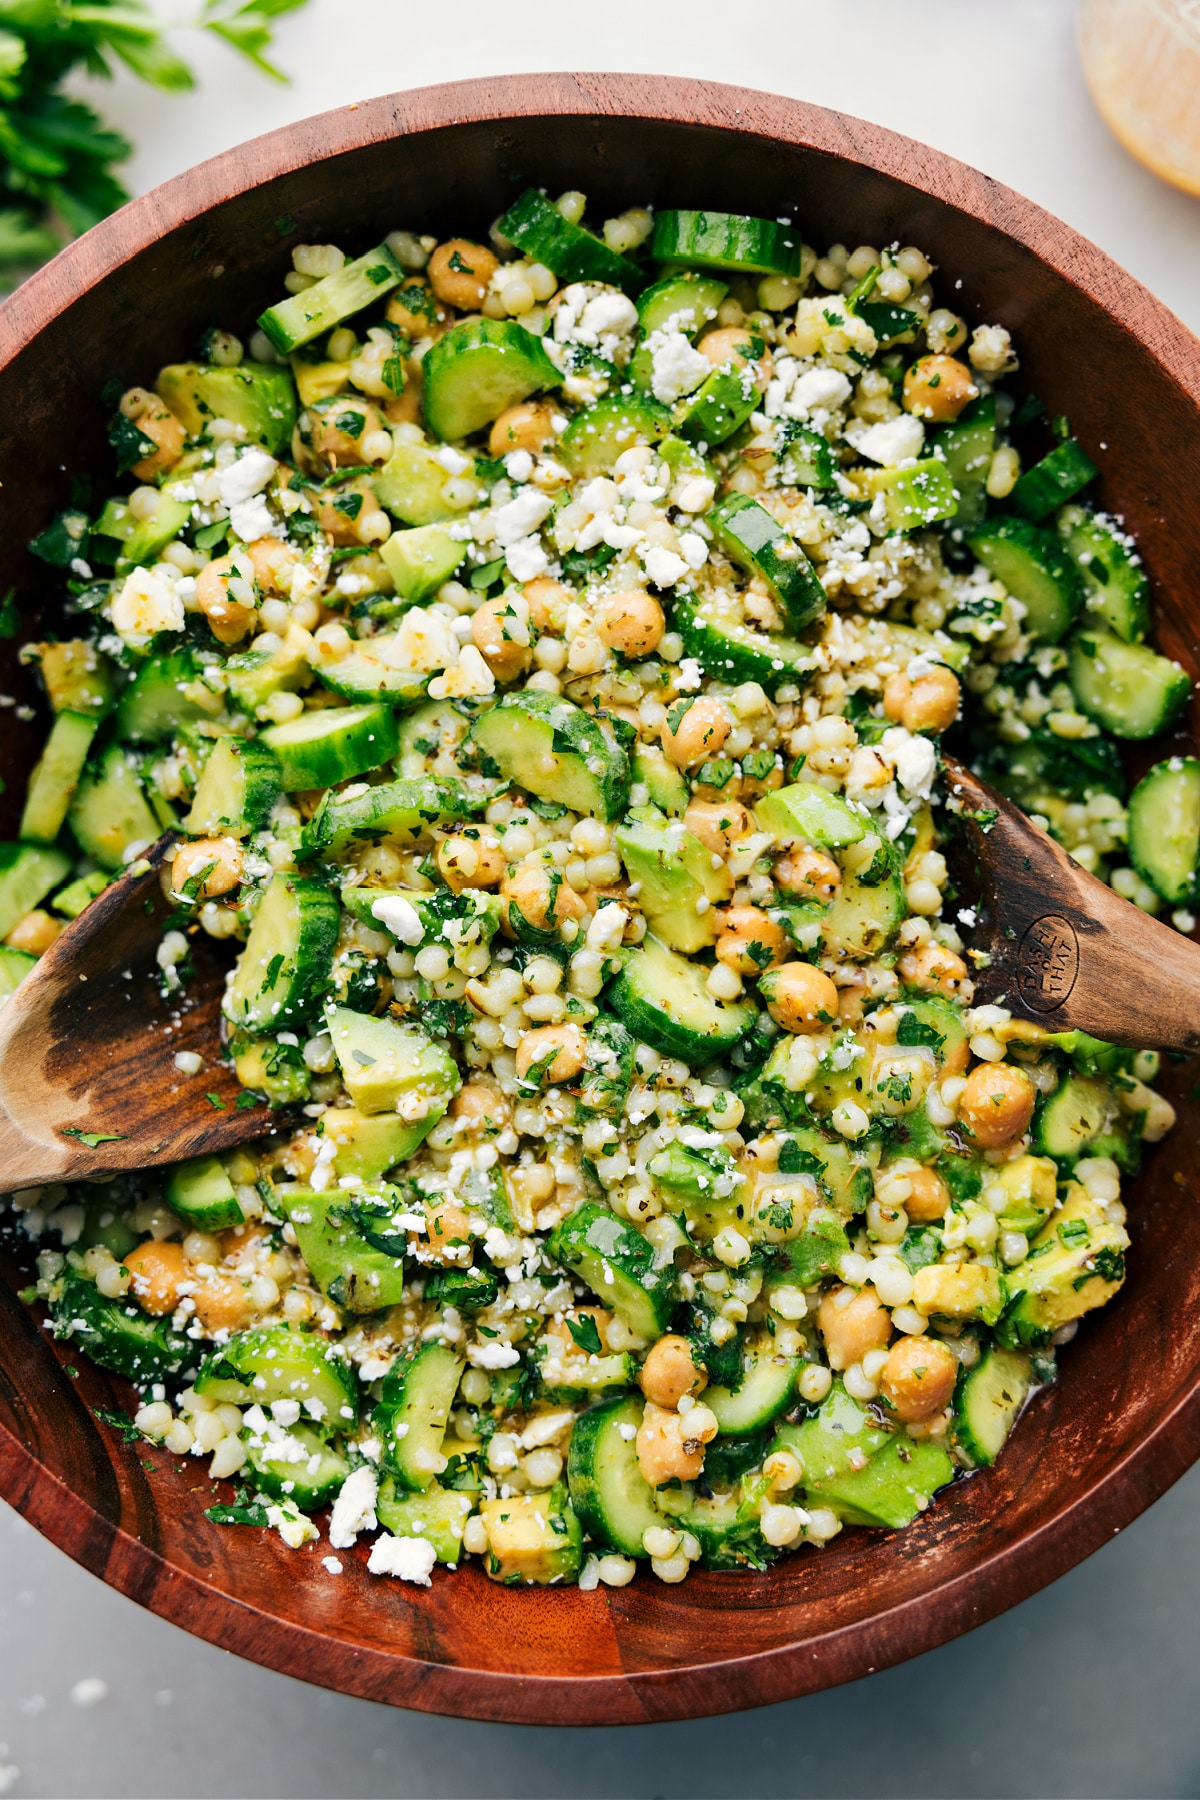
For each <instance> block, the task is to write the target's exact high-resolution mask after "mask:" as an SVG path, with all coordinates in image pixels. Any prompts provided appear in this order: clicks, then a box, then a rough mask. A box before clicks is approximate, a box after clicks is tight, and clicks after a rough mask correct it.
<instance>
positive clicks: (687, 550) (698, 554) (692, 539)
mask: <svg viewBox="0 0 1200 1800" xmlns="http://www.w3.org/2000/svg"><path fill="white" fill-rule="evenodd" d="M679 554H680V556H682V557H683V560H684V561H685V562H686V564H687V566H688V568H689V569H702V568H703V567H704V565H705V563H706V562H707V561H708V545H707V544H706V543H705V541H704V539H703V538H702V537H701V536H700V534H699V532H698V531H685V532H683V533H682V535H681V536H680V539H679Z"/></svg>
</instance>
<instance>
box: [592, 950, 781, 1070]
mask: <svg viewBox="0 0 1200 1800" xmlns="http://www.w3.org/2000/svg"><path fill="white" fill-rule="evenodd" d="M707 973H708V971H707V970H706V969H704V968H702V967H701V966H700V964H698V963H693V962H689V961H688V960H687V958H686V957H683V956H677V955H676V954H675V952H674V951H673V950H668V949H667V947H666V945H665V944H660V943H659V942H658V940H657V939H656V938H652V937H648V938H647V939H646V940H645V942H644V943H643V944H642V945H641V946H640V947H639V948H638V949H636V950H630V951H629V952H628V953H627V954H626V957H625V961H624V963H623V965H622V967H621V970H620V972H619V974H618V975H617V977H616V979H615V980H614V981H613V982H612V984H611V986H610V987H609V989H608V995H607V1000H608V1005H609V1006H610V1007H611V1009H612V1011H613V1012H615V1013H616V1014H617V1016H618V1018H619V1019H621V1020H622V1022H623V1023H624V1024H625V1026H626V1027H627V1029H628V1030H629V1031H631V1032H632V1033H633V1035H634V1037H635V1038H637V1039H638V1040H639V1042H641V1043H643V1044H650V1045H651V1046H652V1047H653V1048H654V1049H655V1050H658V1051H660V1052H661V1053H662V1054H663V1055H664V1056H678V1057H682V1059H683V1061H684V1062H686V1063H691V1064H692V1065H693V1067H694V1066H696V1065H699V1064H704V1063H709V1062H719V1061H721V1060H722V1059H723V1058H724V1057H725V1056H727V1055H728V1053H729V1051H731V1050H732V1049H733V1047H734V1045H735V1044H738V1043H740V1042H741V1040H742V1038H744V1037H745V1035H746V1033H747V1032H748V1031H749V1030H750V1027H751V1026H752V1025H753V1023H754V1020H755V1018H756V1017H757V1016H758V1009H757V1007H755V1006H754V1005H753V1004H752V1002H750V1001H745V1000H736V1001H722V1000H717V999H716V998H715V997H714V996H713V995H712V994H710V992H709V991H708V987H707V985H706V982H705V976H706V975H707Z"/></svg>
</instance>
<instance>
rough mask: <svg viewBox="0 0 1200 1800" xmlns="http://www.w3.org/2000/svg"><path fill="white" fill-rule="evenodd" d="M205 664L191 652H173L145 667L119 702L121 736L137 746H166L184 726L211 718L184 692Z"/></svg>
mask: <svg viewBox="0 0 1200 1800" xmlns="http://www.w3.org/2000/svg"><path fill="white" fill-rule="evenodd" d="M200 673H201V665H200V664H199V663H198V662H197V661H196V658H195V656H194V655H193V654H192V652H191V651H190V650H172V651H171V653H170V654H169V655H168V656H152V657H151V658H150V660H149V662H145V663H143V664H142V666H141V668H140V669H139V670H138V672H137V674H136V675H135V676H134V678H133V680H132V681H131V682H130V684H129V686H128V687H127V688H126V689H125V691H124V693H123V694H122V695H121V698H120V700H119V701H118V702H117V736H118V737H119V738H122V739H124V740H125V741H126V742H132V743H135V744H162V743H166V742H167V741H168V739H170V738H173V737H174V736H175V735H176V733H177V732H178V730H179V727H180V726H181V725H187V724H190V723H191V721H192V720H193V719H203V718H208V717H209V716H210V715H209V714H208V713H206V712H205V710H204V708H203V707H201V706H197V704H196V702H195V701H194V700H190V699H188V697H187V695H186V694H185V693H184V691H183V690H184V689H185V688H186V687H187V686H188V685H189V684H190V683H191V682H193V681H196V680H197V679H198V678H199V676H200Z"/></svg>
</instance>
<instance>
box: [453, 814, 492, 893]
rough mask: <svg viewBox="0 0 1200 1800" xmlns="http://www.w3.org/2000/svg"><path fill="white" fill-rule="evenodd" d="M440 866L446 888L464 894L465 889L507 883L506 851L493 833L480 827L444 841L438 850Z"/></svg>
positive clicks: (474, 827)
mask: <svg viewBox="0 0 1200 1800" xmlns="http://www.w3.org/2000/svg"><path fill="white" fill-rule="evenodd" d="M436 861H437V866H438V868H439V870H440V871H441V875H442V879H443V881H444V882H445V883H446V886H447V887H449V888H453V889H454V892H455V893H456V894H461V893H462V891H463V889H464V888H469V887H472V888H491V887H498V886H499V884H500V882H502V881H503V879H504V869H505V861H504V851H503V849H502V848H501V845H500V839H499V838H498V837H497V836H496V835H495V833H494V832H492V831H488V830H487V829H486V828H483V829H481V828H480V827H479V826H468V828H467V830H466V831H460V832H457V833H456V834H455V835H454V836H453V837H448V838H444V839H443V840H442V842H441V843H440V844H439V845H438V847H437V856H436Z"/></svg>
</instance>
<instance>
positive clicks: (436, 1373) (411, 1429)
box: [371, 1344, 466, 1493]
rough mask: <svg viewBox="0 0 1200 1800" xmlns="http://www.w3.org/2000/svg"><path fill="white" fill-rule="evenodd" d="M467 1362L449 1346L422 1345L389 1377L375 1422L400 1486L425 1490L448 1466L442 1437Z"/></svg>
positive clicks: (410, 1491)
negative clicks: (443, 1453) (443, 1450)
mask: <svg viewBox="0 0 1200 1800" xmlns="http://www.w3.org/2000/svg"><path fill="white" fill-rule="evenodd" d="M465 1366H466V1365H465V1363H464V1362H463V1359H462V1357H460V1356H455V1354H454V1352H453V1350H450V1349H447V1347H446V1345H445V1344H422V1345H420V1347H419V1348H418V1349H416V1350H414V1351H412V1352H411V1353H410V1354H409V1355H408V1356H407V1357H404V1358H402V1359H401V1360H400V1361H399V1362H397V1363H396V1365H395V1366H394V1368H393V1369H392V1371H391V1373H390V1374H389V1375H387V1376H385V1378H384V1383H383V1389H382V1392H381V1394H380V1399H379V1405H378V1406H377V1407H376V1408H375V1410H374V1412H373V1413H372V1414H371V1425H372V1428H373V1429H374V1430H375V1431H376V1432H377V1433H378V1434H379V1437H380V1439H381V1440H382V1442H383V1460H384V1463H385V1464H386V1466H387V1468H388V1469H389V1470H390V1471H391V1473H392V1475H393V1476H394V1478H395V1483H396V1486H397V1487H398V1488H404V1489H406V1490H407V1491H408V1492H409V1493H421V1492H422V1491H423V1490H424V1489H425V1488H427V1487H429V1486H430V1485H431V1484H432V1482H433V1478H434V1476H435V1475H440V1474H441V1472H442V1470H443V1469H444V1468H445V1466H446V1464H445V1460H444V1459H443V1457H442V1454H441V1450H442V1439H443V1438H444V1437H445V1435H446V1421H447V1420H448V1419H449V1417H450V1408H451V1407H452V1406H453V1405H454V1396H455V1394H456V1393H457V1392H458V1384H459V1381H460V1379H461V1377H462V1372H463V1369H464V1367H465Z"/></svg>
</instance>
